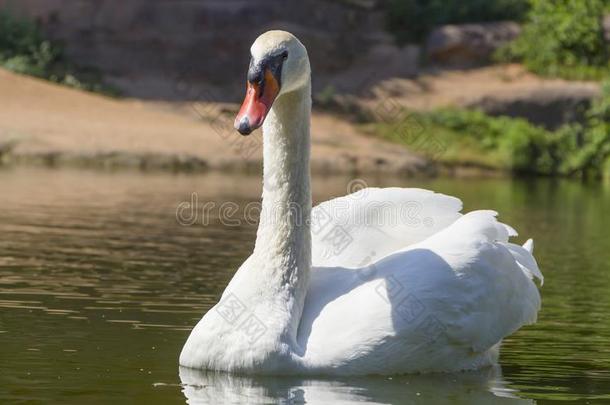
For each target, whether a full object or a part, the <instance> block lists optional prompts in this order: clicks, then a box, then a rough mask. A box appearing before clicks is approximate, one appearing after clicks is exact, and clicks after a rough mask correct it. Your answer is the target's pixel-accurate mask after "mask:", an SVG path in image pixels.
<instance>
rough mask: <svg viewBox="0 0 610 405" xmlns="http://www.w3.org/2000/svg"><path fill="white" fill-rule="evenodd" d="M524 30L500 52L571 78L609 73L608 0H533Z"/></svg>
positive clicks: (504, 57)
mask: <svg viewBox="0 0 610 405" xmlns="http://www.w3.org/2000/svg"><path fill="white" fill-rule="evenodd" d="M530 3H531V9H530V11H529V13H528V16H527V22H526V24H525V25H524V27H523V32H522V34H521V35H520V36H519V38H517V39H516V40H515V41H514V42H513V43H512V44H510V45H508V46H507V47H506V48H504V49H502V50H501V51H500V52H499V53H498V57H499V59H501V60H520V61H523V63H524V64H525V65H526V66H527V68H528V69H530V70H531V71H533V72H536V73H538V74H542V75H546V76H556V77H564V78H567V79H600V78H603V77H607V76H608V69H609V68H610V64H609V58H610V44H609V43H608V42H606V41H605V40H604V32H603V26H602V17H603V14H604V12H605V10H607V9H608V7H609V5H610V4H609V3H610V2H608V1H607V0H606V1H604V0H530Z"/></svg>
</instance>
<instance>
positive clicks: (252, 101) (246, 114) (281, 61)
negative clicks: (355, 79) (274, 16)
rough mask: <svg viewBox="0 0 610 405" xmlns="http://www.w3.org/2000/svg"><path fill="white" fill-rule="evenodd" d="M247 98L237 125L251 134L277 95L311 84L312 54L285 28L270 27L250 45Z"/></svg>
mask: <svg viewBox="0 0 610 405" xmlns="http://www.w3.org/2000/svg"><path fill="white" fill-rule="evenodd" d="M250 53H251V55H252V59H251V60H250V67H249V68H248V80H247V89H246V98H245V99H244V102H243V104H242V106H241V109H240V110H239V113H238V114H237V117H236V118H235V129H237V131H239V133H240V134H242V135H249V134H250V133H251V132H252V131H254V130H255V129H256V128H258V127H260V126H261V125H262V124H263V121H264V120H265V117H266V116H267V113H268V112H269V110H270V109H271V106H272V105H273V102H274V101H275V99H276V98H278V97H281V96H282V95H283V94H286V93H290V92H292V91H295V90H298V89H300V88H303V87H304V86H308V85H309V77H310V70H309V58H308V57H307V50H306V49H305V47H304V46H303V44H302V43H301V42H300V41H299V40H298V39H297V38H296V37H295V36H294V35H292V34H291V33H289V32H286V31H267V32H265V33H264V34H262V35H261V36H259V37H258V38H257V39H256V41H254V44H252V47H251V48H250Z"/></svg>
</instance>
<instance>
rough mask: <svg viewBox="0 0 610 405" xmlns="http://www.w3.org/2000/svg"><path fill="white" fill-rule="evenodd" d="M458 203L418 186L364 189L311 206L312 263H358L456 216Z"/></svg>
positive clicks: (377, 257) (404, 244) (424, 235)
mask: <svg viewBox="0 0 610 405" xmlns="http://www.w3.org/2000/svg"><path fill="white" fill-rule="evenodd" d="M461 209H462V202H461V201H460V200H459V199H458V198H455V197H450V196H446V195H443V194H438V193H435V192H433V191H430V190H424V189H419V188H399V187H392V188H372V187H369V188H365V189H362V190H360V191H357V192H355V193H352V194H349V195H347V196H344V197H339V198H335V199H332V200H329V201H326V202H323V203H321V204H319V205H318V206H316V207H314V208H313V210H312V214H311V217H312V226H311V228H312V248H313V250H312V261H313V265H314V266H342V267H362V266H366V265H368V264H371V263H373V262H376V261H378V260H380V259H381V258H383V257H385V256H387V255H388V254H391V253H394V252H396V251H397V250H400V249H404V248H406V247H408V246H409V245H412V244H414V243H417V242H420V241H422V240H424V239H426V238H428V237H429V236H431V235H434V234H435V233H437V232H438V231H440V230H441V229H443V228H445V227H447V226H448V225H450V224H451V223H453V222H454V221H455V220H456V219H458V218H459V217H460V216H461V214H460V210H461Z"/></svg>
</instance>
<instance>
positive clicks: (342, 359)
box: [299, 211, 541, 373]
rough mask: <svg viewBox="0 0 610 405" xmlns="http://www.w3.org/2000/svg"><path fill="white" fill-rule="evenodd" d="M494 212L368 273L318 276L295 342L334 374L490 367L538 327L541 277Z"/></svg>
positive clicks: (465, 219) (474, 215)
mask: <svg viewBox="0 0 610 405" xmlns="http://www.w3.org/2000/svg"><path fill="white" fill-rule="evenodd" d="M514 233H515V232H514V230H513V229H512V228H510V227H508V226H506V225H503V224H501V223H499V222H497V221H496V219H495V213H494V212H493V211H475V212H471V213H469V214H466V215H464V216H462V217H461V218H460V219H458V220H456V221H455V222H454V223H453V224H451V225H450V226H448V227H447V228H445V229H444V230H441V231H439V232H438V233H437V234H435V235H433V236H432V237H430V238H428V239H426V240H424V241H422V242H420V243H417V244H415V245H412V246H410V247H409V248H407V249H405V250H403V251H400V252H396V253H394V254H392V255H390V256H388V257H386V258H384V259H383V260H381V261H379V262H377V263H375V264H374V265H371V266H369V267H367V268H365V269H358V270H353V269H343V268H329V269H325V271H316V272H312V281H311V285H310V288H309V290H308V295H307V301H306V305H305V311H304V313H303V317H302V321H301V325H300V327H299V343H300V344H301V345H302V346H303V347H304V349H305V353H304V359H305V362H306V363H307V364H308V365H309V366H310V367H320V368H322V369H324V370H326V369H328V371H329V372H333V371H337V372H359V371H362V370H365V372H367V373H378V372H379V373H390V372H409V371H449V370H459V369H471V368H477V367H480V366H482V365H486V364H490V363H493V362H494V361H495V360H496V357H497V352H498V350H497V349H498V343H499V342H500V341H501V340H502V338H504V337H505V336H507V335H510V334H511V333H513V332H515V331H516V330H517V329H519V328H520V327H521V326H523V325H525V324H529V323H533V322H535V320H536V316H537V312H538V310H539V308H540V295H539V293H538V289H537V288H536V285H535V284H534V282H533V280H532V277H533V276H541V274H540V270H539V269H538V266H537V264H536V261H535V259H534V258H533V256H532V255H531V253H530V251H529V250H528V249H529V248H530V247H531V245H530V244H529V243H526V245H525V246H524V247H521V246H518V245H514V244H510V243H509V242H508V239H509V236H510V235H511V234H514Z"/></svg>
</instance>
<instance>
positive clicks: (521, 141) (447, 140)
mask: <svg viewBox="0 0 610 405" xmlns="http://www.w3.org/2000/svg"><path fill="white" fill-rule="evenodd" d="M403 117H408V120H409V121H410V122H411V123H413V122H416V123H417V125H412V124H410V125H411V127H415V126H417V127H419V128H422V130H421V131H420V134H419V135H418V136H417V137H413V136H404V134H405V131H400V130H398V129H399V128H400V126H399V125H397V123H396V122H388V123H380V124H379V123H378V124H375V126H374V129H373V130H374V132H375V133H377V134H380V135H381V136H383V137H385V138H387V139H390V140H393V141H395V142H399V143H403V144H405V145H407V146H408V147H410V148H411V149H412V150H414V151H415V152H419V153H421V154H423V155H428V156H431V157H434V158H436V159H438V160H440V161H443V162H446V163H449V164H462V165H464V164H466V165H472V164H475V165H481V166H485V167H491V168H498V169H506V170H511V171H514V172H518V173H536V174H541V175H560V176H578V177H583V178H587V177H594V178H597V177H610V81H609V82H607V83H605V84H604V85H603V93H602V97H600V98H599V99H597V100H595V101H593V103H592V104H591V106H590V108H589V109H588V111H587V113H586V120H585V122H584V123H582V124H578V123H572V124H567V125H564V126H562V127H561V128H559V129H557V130H556V131H549V130H547V129H545V128H542V127H539V126H536V125H533V124H531V123H529V122H528V121H526V120H524V119H521V118H510V117H504V116H501V117H492V116H489V115H486V114H485V113H483V112H481V111H477V110H463V109H455V108H445V109H438V110H434V111H431V112H426V113H413V114H406V115H405V116H403ZM403 121H404V118H403ZM439 145H441V146H442V148H441V149H442V153H439Z"/></svg>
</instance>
